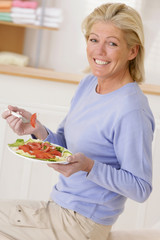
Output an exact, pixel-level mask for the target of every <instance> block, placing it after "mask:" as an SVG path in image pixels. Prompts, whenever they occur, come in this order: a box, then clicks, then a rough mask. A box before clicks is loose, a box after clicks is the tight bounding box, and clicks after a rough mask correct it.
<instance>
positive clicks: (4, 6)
mask: <svg viewBox="0 0 160 240" xmlns="http://www.w3.org/2000/svg"><path fill="white" fill-rule="evenodd" d="M11 7H12V1H0V21H7V22H11V21H12V18H11Z"/></svg>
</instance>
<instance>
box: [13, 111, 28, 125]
mask: <svg viewBox="0 0 160 240" xmlns="http://www.w3.org/2000/svg"><path fill="white" fill-rule="evenodd" d="M10 113H11V114H12V115H13V116H15V117H18V118H21V119H22V122H23V123H29V122H30V120H29V119H27V118H25V117H23V116H22V115H20V114H19V113H17V112H13V111H11V110H10Z"/></svg>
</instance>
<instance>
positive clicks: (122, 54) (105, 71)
mask: <svg viewBox="0 0 160 240" xmlns="http://www.w3.org/2000/svg"><path fill="white" fill-rule="evenodd" d="M137 51H138V50H137ZM136 54H137V53H136V48H131V49H129V48H128V47H127V43H126V41H125V37H124V32H123V31H122V30H121V29H119V28H117V27H116V26H115V25H113V24H112V23H105V22H97V23H95V24H93V26H92V28H91V31H90V35H89V38H88V40H87V57H88V61H89V64H90V67H91V71H92V73H93V74H94V75H95V76H97V78H98V80H100V81H104V80H105V81H106V80H113V81H120V79H121V80H122V78H123V76H124V75H125V74H126V72H127V74H128V76H127V77H128V79H129V78H131V76H130V74H129V70H128V62H129V60H131V59H133V58H134V57H135V56H136Z"/></svg>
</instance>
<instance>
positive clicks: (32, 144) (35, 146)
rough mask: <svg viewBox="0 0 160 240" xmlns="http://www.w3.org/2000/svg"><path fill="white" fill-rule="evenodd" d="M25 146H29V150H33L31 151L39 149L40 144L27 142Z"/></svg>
mask: <svg viewBox="0 0 160 240" xmlns="http://www.w3.org/2000/svg"><path fill="white" fill-rule="evenodd" d="M27 146H29V148H30V149H31V150H33V149H39V150H40V149H41V147H42V146H41V144H40V143H39V142H29V143H27Z"/></svg>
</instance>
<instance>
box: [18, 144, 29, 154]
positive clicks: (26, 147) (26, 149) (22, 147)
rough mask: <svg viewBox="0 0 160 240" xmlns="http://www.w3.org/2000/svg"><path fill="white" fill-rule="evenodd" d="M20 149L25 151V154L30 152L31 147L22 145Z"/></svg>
mask: <svg viewBox="0 0 160 240" xmlns="http://www.w3.org/2000/svg"><path fill="white" fill-rule="evenodd" d="M18 149H20V150H23V151H24V152H30V149H29V146H27V145H21V146H19V147H18Z"/></svg>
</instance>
